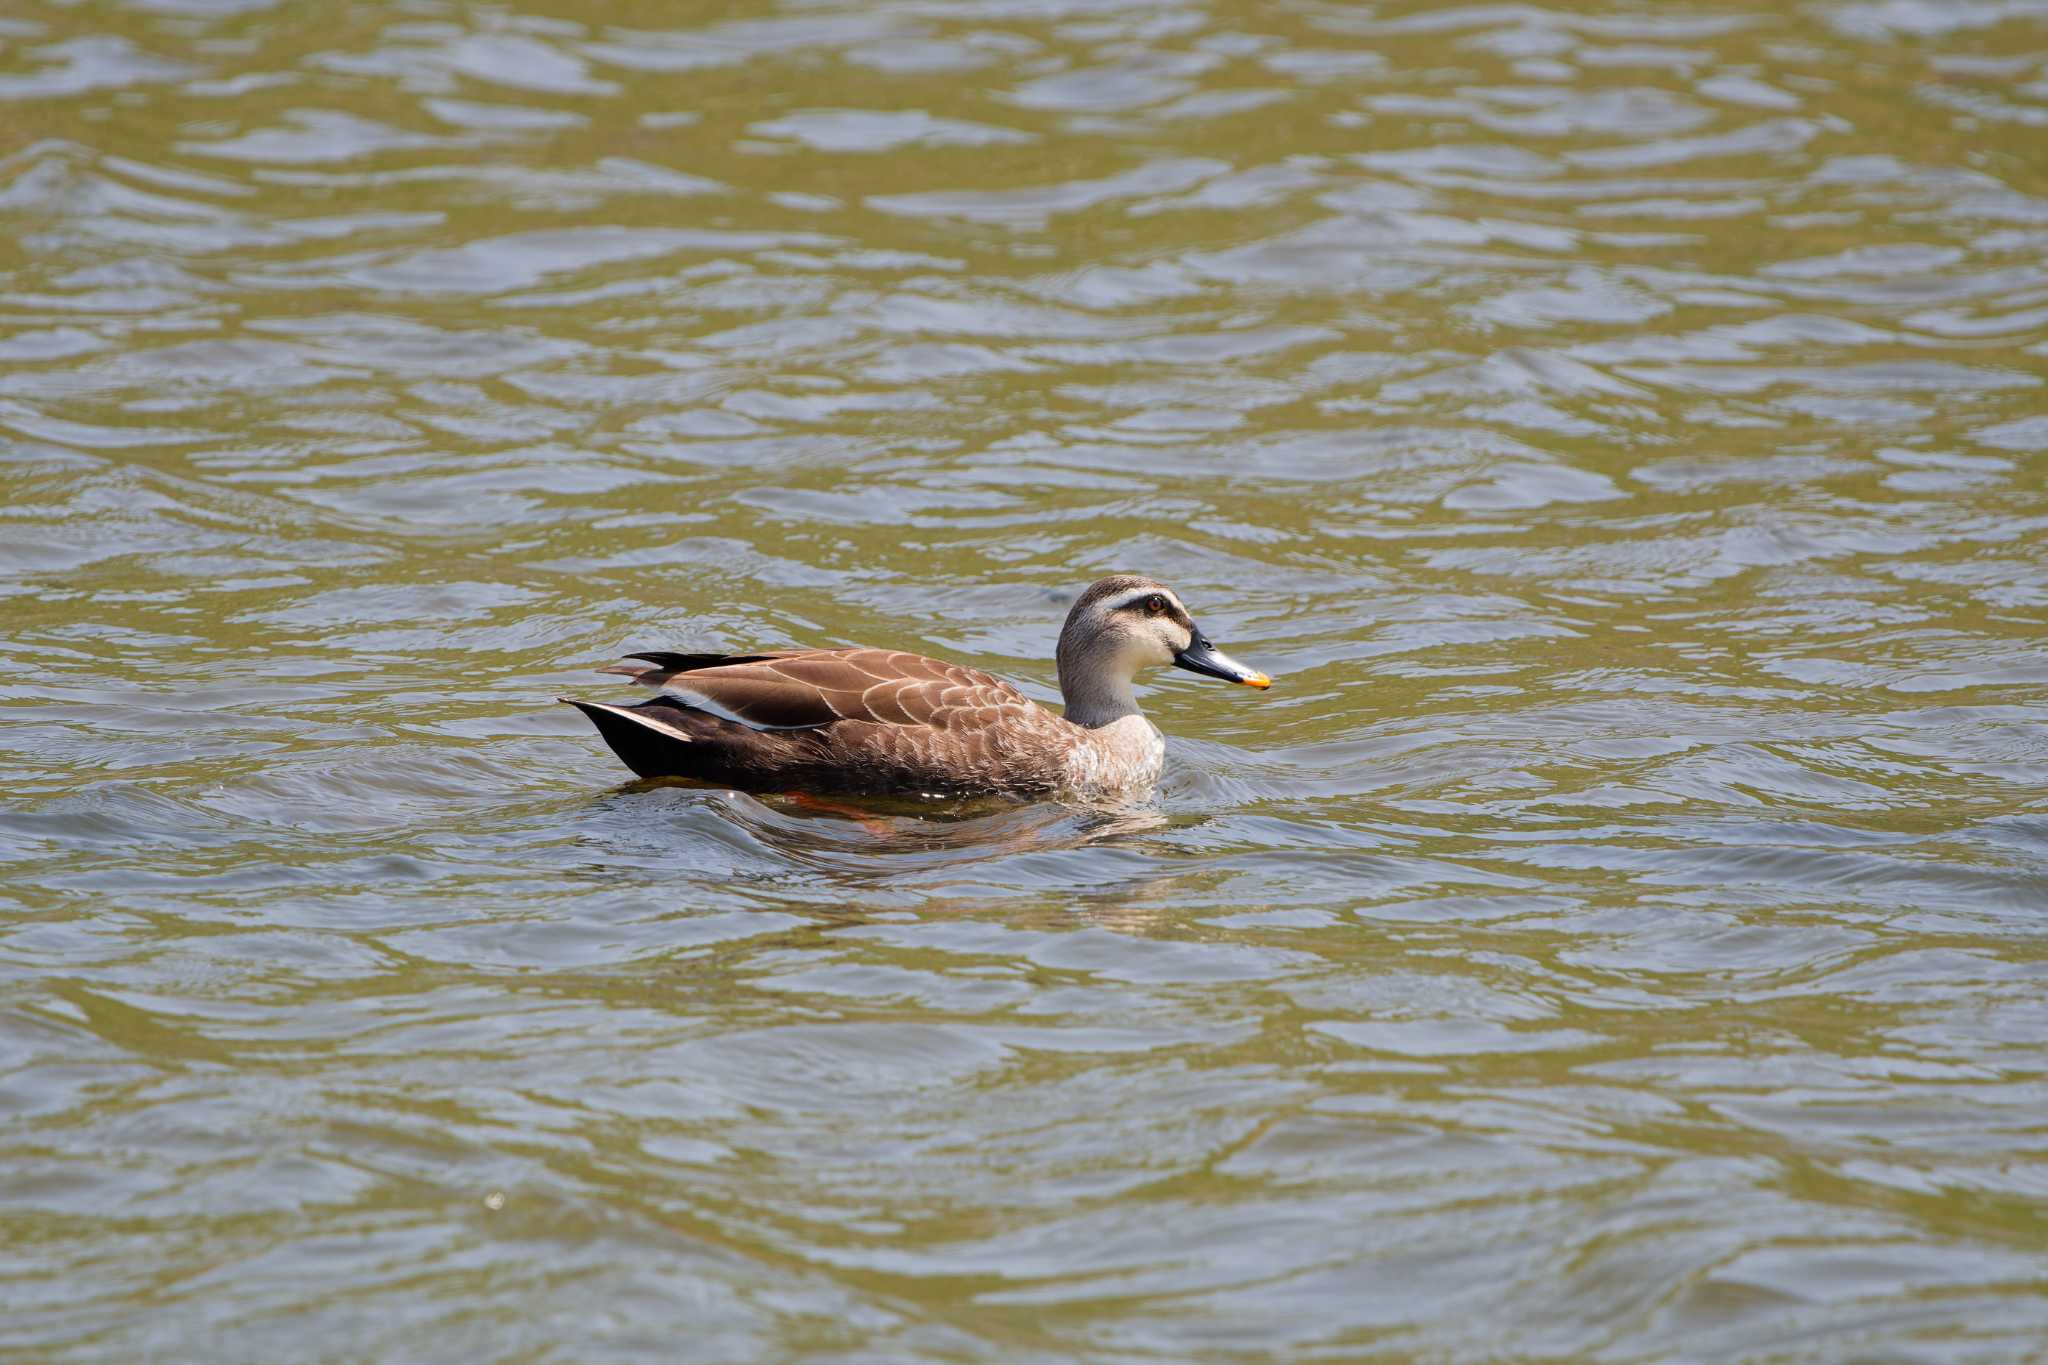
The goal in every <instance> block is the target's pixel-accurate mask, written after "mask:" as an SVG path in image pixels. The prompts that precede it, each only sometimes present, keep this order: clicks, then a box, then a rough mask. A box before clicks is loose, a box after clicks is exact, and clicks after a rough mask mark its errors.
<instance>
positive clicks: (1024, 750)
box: [557, 574, 1272, 802]
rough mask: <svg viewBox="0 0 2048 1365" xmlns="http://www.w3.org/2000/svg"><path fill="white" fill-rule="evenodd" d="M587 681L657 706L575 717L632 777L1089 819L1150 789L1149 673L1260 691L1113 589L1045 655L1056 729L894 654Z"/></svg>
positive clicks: (834, 652) (697, 666) (1184, 626)
mask: <svg viewBox="0 0 2048 1365" xmlns="http://www.w3.org/2000/svg"><path fill="white" fill-rule="evenodd" d="M624 657H625V658H627V659H628V660H631V661H632V662H629V663H622V664H614V665H612V666H610V667H608V668H604V669H600V670H599V671H600V672H603V673H612V674H622V675H624V676H625V677H627V678H629V679H631V680H632V681H633V682H636V683H638V684H640V685H641V686H643V687H649V688H653V689H654V690H655V693H656V695H655V696H654V697H652V698H650V699H649V700H647V701H643V702H639V703H637V704H632V705H614V704H612V703H609V702H597V701H580V700H577V699H576V698H573V697H560V698H557V700H559V701H561V702H564V703H566V704H567V705H570V706H574V707H575V708H577V709H578V710H579V711H581V712H582V713H583V714H584V715H585V716H587V717H589V718H590V720H591V722H592V723H593V724H594V725H596V726H597V732H598V734H599V735H600V736H602V737H603V739H604V741H605V743H606V744H608V745H610V746H611V750H612V752H613V753H615V754H617V755H618V756H619V758H620V759H621V760H622V761H623V762H624V763H625V765H626V766H627V767H628V768H630V769H632V770H633V772H634V773H635V775H637V776H639V777H642V778H685V779H690V780H694V781H696V782H700V783H704V784H708V785H713V786H718V787H724V788H728V789H735V790H739V791H745V792H752V793H788V794H791V795H795V796H826V797H833V796H919V795H923V796H939V797H953V798H959V797H979V796H1002V797H1012V798H1017V799H1023V800H1036V799H1053V800H1065V801H1078V802H1091V801H1102V800H1112V799H1116V798H1120V797H1125V796H1129V795H1132V794H1136V793H1142V792H1144V791H1147V790H1149V789H1151V788H1152V787H1153V786H1154V785H1155V784H1156V783H1157V782H1158V779H1159V775H1160V772H1161V770H1162V768H1163V766H1164V763H1165V756H1166V741H1165V738H1164V737H1163V736H1162V735H1161V734H1160V732H1159V730H1158V728H1157V727H1156V726H1154V725H1153V724H1152V722H1151V721H1149V720H1147V719H1146V718H1145V715H1144V713H1143V712H1142V711H1140V710H1139V708H1138V699H1137V696H1136V695H1135V693H1134V692H1133V691H1132V683H1133V681H1134V680H1135V678H1136V677H1137V675H1138V673H1139V672H1140V671H1141V670H1143V669H1147V668H1153V667H1161V666H1165V665H1169V664H1170V665H1172V666H1174V667H1176V668H1183V669H1186V670H1188V671H1189V672H1191V673H1198V674H1202V675H1205V676H1207V677H1212V678H1221V679H1223V680H1225V681H1227V682H1232V683H1238V684H1241V685H1243V686H1245V687H1252V688H1259V689H1264V688H1267V687H1269V686H1271V685H1272V679H1271V678H1269V677H1267V676H1266V675H1265V674H1264V673H1261V672H1259V671H1258V670H1257V669H1254V668H1250V667H1248V666H1246V665H1244V664H1241V663H1239V662H1238V661H1237V660H1235V659H1233V658H1231V657H1230V656H1229V655H1228V654H1225V653H1224V652H1223V651H1222V650H1220V649H1218V648H1217V647H1216V646H1215V644H1214V643H1213V642H1211V641H1210V639H1209V637H1208V636H1206V635H1204V634H1203V633H1202V632H1201V630H1200V629H1198V628H1197V627H1196V625H1195V623H1194V619H1193V618H1192V617H1191V616H1190V615H1189V614H1188V609H1187V607H1186V606H1185V605H1184V604H1183V603H1182V602H1181V599H1180V597H1179V595H1178V594H1176V593H1175V592H1174V591H1173V589H1171V588H1169V587H1167V586H1166V585H1165V584H1163V583H1160V582H1158V581H1157V580H1155V579H1152V578H1147V577H1144V576H1142V575H1138V574H1112V575H1110V576H1109V577H1107V578H1102V579H1098V580H1097V581H1096V582H1094V583H1092V584H1090V585H1089V587H1088V588H1087V590H1086V591H1084V592H1083V593H1082V594H1081V595H1080V596H1079V597H1078V598H1076V599H1075V600H1074V604H1073V606H1072V608H1071V609H1070V610H1069V611H1068V612H1067V617H1066V622H1065V624H1064V625H1063V626H1062V627H1061V628H1060V635H1059V644H1058V647H1057V649H1056V650H1055V652H1054V659H1055V663H1056V666H1057V668H1058V674H1059V686H1060V697H1061V700H1062V702H1063V703H1064V707H1063V713H1062V714H1057V715H1056V714H1054V713H1053V712H1052V711H1051V710H1049V709H1048V708H1046V707H1044V706H1041V705H1039V704H1038V703H1037V702H1035V701H1033V700H1032V699H1031V698H1029V697H1027V696H1025V695H1024V694H1023V693H1022V692H1020V691H1018V690H1017V688H1015V687H1013V686H1012V685H1011V684H1009V683H1007V682H1005V681H1003V680H1002V679H1000V678H997V677H995V676H994V675H992V674H989V673H984V672H982V671H981V670H980V669H977V668H969V667H967V666H966V665H964V664H957V663H948V662H945V661H943V660H939V659H930V658H926V657H924V656H923V655H920V654H913V653H910V652H908V651H905V650H900V649H878V648H866V647H851V648H839V649H782V650H771V651H764V652H760V653H754V654H675V653H666V652H659V651H655V652H649V653H641V654H628V655H626V656H624Z"/></svg>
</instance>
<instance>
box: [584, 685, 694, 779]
mask: <svg viewBox="0 0 2048 1365" xmlns="http://www.w3.org/2000/svg"><path fill="white" fill-rule="evenodd" d="M560 700H562V701H565V702H567V703H568V704H569V705H571V706H573V707H575V708H576V709H577V710H579V711H581V712H582V713H583V714H584V715H586V716H588V717H590V723H591V724H592V725H595V726H596V727H597V733H598V734H599V735H601V736H603V737H604V742H605V743H606V744H609V745H610V746H611V750H612V752H613V753H615V754H617V755H618V756H619V761H620V762H622V763H624V764H625V765H626V766H627V767H628V768H631V769H632V770H633V772H634V774H635V775H637V776H640V777H696V776H698V775H699V770H700V769H701V767H702V766H703V763H704V758H705V755H704V752H703V749H702V748H701V747H700V746H699V745H696V744H694V743H692V742H691V741H689V740H687V739H684V738H682V737H681V736H680V735H678V734H674V733H670V731H669V729H665V728H656V727H655V726H652V725H648V724H646V723H644V722H643V721H641V720H638V719H636V718H635V717H634V716H633V715H632V714H631V713H633V712H635V711H646V712H650V713H653V714H652V715H650V719H655V720H660V721H662V722H664V723H665V724H666V725H667V726H669V727H676V728H679V727H678V726H677V722H679V721H680V719H681V717H682V716H683V714H685V713H686V712H687V711H688V710H689V708H688V707H686V706H683V705H681V704H680V703H678V702H676V701H674V700H673V699H671V698H668V697H655V698H653V699H651V700H649V701H644V702H641V703H640V704H639V705H638V706H605V705H602V704H601V703H598V702H588V701H577V700H576V699H575V698H574V697H562V698H560ZM664 712H665V713H666V714H662V713H664Z"/></svg>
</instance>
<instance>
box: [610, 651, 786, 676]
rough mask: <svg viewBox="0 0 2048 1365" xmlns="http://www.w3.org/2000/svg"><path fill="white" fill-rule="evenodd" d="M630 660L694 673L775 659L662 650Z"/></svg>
mask: <svg viewBox="0 0 2048 1365" xmlns="http://www.w3.org/2000/svg"><path fill="white" fill-rule="evenodd" d="M626 657H627V658H628V659H644V660H646V661H647V662H648V663H651V664H653V665H654V666H655V667H656V668H659V669H664V670H666V671H667V672H670V673H693V672H695V671H696V670H698V669H700V668H717V667H718V666H719V665H721V664H758V663H765V662H766V661H767V660H769V659H771V658H773V657H775V656H774V655H772V654H668V653H664V652H663V651H661V650H658V649H657V650H650V651H649V652H648V653H645V654H628V655H626Z"/></svg>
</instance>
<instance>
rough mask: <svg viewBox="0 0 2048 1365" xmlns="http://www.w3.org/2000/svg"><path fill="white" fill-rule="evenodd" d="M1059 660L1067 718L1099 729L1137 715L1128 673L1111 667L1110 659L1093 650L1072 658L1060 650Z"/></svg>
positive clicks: (1087, 727)
mask: <svg viewBox="0 0 2048 1365" xmlns="http://www.w3.org/2000/svg"><path fill="white" fill-rule="evenodd" d="M1059 663H1060V697H1061V699H1062V700H1064V701H1065V702H1066V704H1067V712H1066V715H1067V719H1068V720H1070V721H1072V722H1074V724H1076V725H1079V726H1082V727H1084V728H1086V729H1089V730H1100V729H1101V728H1102V727H1103V726H1105V725H1114V724H1115V723H1116V722H1117V721H1120V720H1122V719H1123V718H1124V717H1126V716H1135V715H1138V714H1139V711H1138V698H1137V696H1136V695H1135V694H1134V693H1133V692H1132V691H1131V675H1130V674H1129V673H1126V672H1124V671H1123V670H1121V669H1119V668H1116V667H1114V666H1113V661H1111V660H1108V659H1104V658H1101V657H1099V656H1098V655H1097V654H1095V653H1088V654H1081V655H1080V656H1079V657H1071V656H1070V655H1069V653H1068V651H1067V650H1065V649H1062V650H1061V651H1060V660H1059Z"/></svg>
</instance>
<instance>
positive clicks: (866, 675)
mask: <svg viewBox="0 0 2048 1365" xmlns="http://www.w3.org/2000/svg"><path fill="white" fill-rule="evenodd" d="M662 671H663V672H664V673H665V676H663V677H662V678H661V679H660V680H659V681H658V682H655V680H654V679H652V678H648V677H645V676H644V675H643V676H642V679H641V680H642V681H647V682H655V685H656V686H659V687H661V688H662V689H663V690H665V691H667V692H670V693H673V694H674V695H675V696H677V697H679V698H681V699H682V700H684V701H686V702H696V703H702V704H705V705H706V709H709V710H712V711H714V712H718V713H722V714H724V715H727V716H729V717H730V718H731V719H733V720H736V721H738V722H739V723H741V724H742V725H746V726H750V727H752V728H754V729H757V730H795V729H809V728H813V727H817V726H824V725H831V724H832V723H834V722H835V721H865V722H869V723H871V724H877V725H910V726H931V727H934V728H936V729H941V730H946V729H953V728H956V727H960V726H965V725H977V724H980V725H985V724H988V723H989V722H990V721H992V720H994V719H995V715H994V714H991V713H1000V712H1001V711H1003V710H1004V709H1006V708H1012V707H1014V708H1022V709H1025V710H1032V711H1035V710H1036V709H1037V707H1036V705H1035V704H1034V703H1033V702H1032V701H1031V700H1030V699H1029V698H1028V697H1026V696H1025V695H1024V694H1023V693H1021V692H1019V691H1018V690H1017V689H1016V688H1014V687H1012V686H1010V685H1009V684H1008V683H1006V682H1003V681H1002V680H1001V679H999V678H995V677H991V676H990V675H989V674H987V673H983V672H982V671H980V670H979V669H974V668H963V667H961V666H960V665H959V664H949V663H942V662H940V661H939V660H937V659H927V658H925V657H924V656H922V655H919V654H907V653H904V652H903V651H901V650H893V649H814V650H802V651H795V652H790V653H785V654H775V655H749V656H743V657H741V658H738V659H735V660H733V661H732V662H729V663H718V664H714V665H712V666H710V667H703V666H698V667H692V668H689V669H687V670H675V671H669V670H662Z"/></svg>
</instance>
